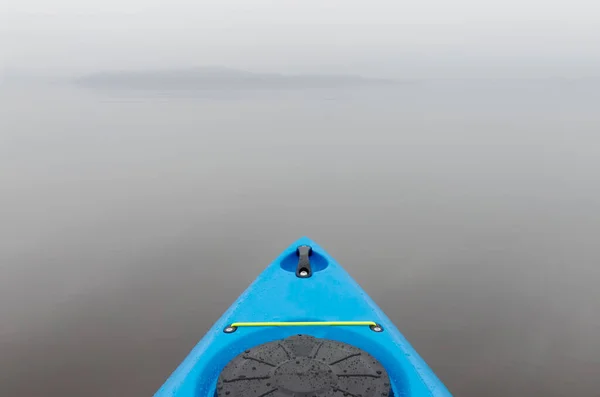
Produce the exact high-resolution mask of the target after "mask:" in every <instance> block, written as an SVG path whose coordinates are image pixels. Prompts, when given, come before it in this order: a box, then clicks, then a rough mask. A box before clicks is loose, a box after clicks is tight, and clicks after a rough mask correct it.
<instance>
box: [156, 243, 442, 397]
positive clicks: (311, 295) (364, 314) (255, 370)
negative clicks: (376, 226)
mask: <svg viewBox="0 0 600 397" xmlns="http://www.w3.org/2000/svg"><path fill="white" fill-rule="evenodd" d="M338 395H339V396H343V395H347V396H357V395H361V396H363V397H368V396H375V395H377V396H388V397H391V396H396V397H397V396H435V397H438V396H439V397H442V396H451V394H450V392H449V391H448V390H447V389H446V387H445V386H444V385H443V384H442V382H441V381H440V380H439V379H438V378H437V377H436V375H435V374H434V373H433V372H432V370H431V369H430V368H429V367H428V365H427V364H426V363H425V362H424V361H423V359H422V358H421V357H420V356H419V355H418V354H417V352H416V351H415V350H414V349H413V348H412V347H411V345H410V344H409V343H408V341H407V340H406V339H405V338H404V337H403V336H402V334H401V333H400V332H399V331H398V329H396V327H395V326H394V325H393V324H392V322H391V321H390V319H389V318H388V317H387V316H386V315H385V314H384V313H383V312H382V311H381V309H379V308H378V307H377V305H376V304H375V302H373V300H372V299H371V298H370V297H369V296H368V295H367V294H366V293H365V292H364V291H363V290H362V288H361V287H360V286H359V285H358V284H357V283H356V282H355V281H354V280H353V279H352V278H351V277H350V276H349V275H348V273H346V271H345V270H344V269H343V268H342V267H341V266H340V265H339V264H338V263H337V262H336V261H335V260H334V259H333V258H332V257H331V256H329V255H328V254H327V253H326V252H325V251H324V250H323V249H322V248H321V247H319V246H318V245H317V244H315V243H314V242H313V241H311V240H309V239H308V238H302V239H300V240H298V241H297V242H296V243H294V244H293V245H291V246H290V247H289V248H288V249H286V250H285V251H284V252H283V253H282V254H281V255H280V256H279V257H278V258H277V259H275V261H274V262H273V263H271V264H270V265H269V266H268V267H267V268H266V269H265V270H264V271H263V272H262V273H261V274H260V275H259V276H258V278H257V279H256V280H255V281H254V282H253V283H252V284H251V285H250V286H249V287H248V289H247V290H246V291H245V292H244V293H243V294H242V295H241V296H240V297H239V298H238V299H237V300H236V301H235V302H234V303H233V305H232V306H231V307H230V308H229V309H228V310H227V311H226V312H225V313H224V314H223V315H222V316H221V318H220V319H219V320H218V321H217V322H216V323H215V324H214V326H213V327H212V328H211V329H210V330H209V331H208V332H207V334H206V335H205V336H204V338H203V339H202V340H201V341H200V342H199V343H198V344H197V345H196V346H195V347H194V348H193V350H192V351H191V352H190V354H189V355H188V356H187V357H186V358H185V359H184V360H183V362H182V363H181V364H180V365H179V367H178V368H177V369H176V370H175V371H174V372H173V373H172V374H171V376H170V377H169V378H168V379H167V380H166V382H165V383H164V384H163V385H162V387H161V388H160V389H159V390H158V391H157V392H156V394H155V397H167V396H169V397H221V396H223V397H225V396H226V397H239V396H247V397H266V396H269V397H283V396H294V397H300V396H311V397H316V396H318V397H321V396H338Z"/></svg>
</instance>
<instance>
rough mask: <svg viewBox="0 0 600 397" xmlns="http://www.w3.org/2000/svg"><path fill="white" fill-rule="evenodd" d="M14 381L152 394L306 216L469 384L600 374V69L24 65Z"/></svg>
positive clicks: (0, 193) (5, 254) (413, 333)
mask: <svg viewBox="0 0 600 397" xmlns="http://www.w3.org/2000/svg"><path fill="white" fill-rule="evenodd" d="M0 95H1V98H0V101H1V109H2V115H1V117H0V120H1V121H0V123H1V124H0V125H1V128H0V131H1V132H0V170H1V172H0V202H1V206H0V219H1V220H2V221H1V226H0V237H1V239H0V266H1V270H2V277H1V278H0V302H2V303H1V304H0V318H2V321H1V322H0V349H1V354H0V384H2V390H3V391H4V393H8V394H10V395H22V396H32V397H33V396H45V397H47V396H65V395H72V396H77V395H81V396H83V395H85V396H90V397H91V396H107V395H110V396H143V395H152V394H153V393H154V391H155V390H156V389H157V388H158V387H159V386H160V385H161V384H162V382H163V381H164V379H165V378H166V377H167V376H168V375H169V374H170V372H171V371H172V370H173V369H174V368H175V366H176V365H177V364H178V363H179V362H180V361H181V360H182V359H183V358H184V356H185V355H186V354H187V352H188V351H189V349H190V348H191V347H192V346H193V345H194V344H195V343H196V342H197V341H198V339H199V338H200V337H201V336H202V335H203V333H204V332H205V331H206V330H207V328H208V327H209V326H210V325H211V324H212V323H213V322H214V321H215V320H216V319H217V318H218V316H219V315H220V314H221V313H222V312H223V311H224V310H225V309H226V308H227V307H228V306H229V304H230V303H231V302H232V301H233V299H234V298H235V297H236V296H237V295H238V294H239V293H240V292H241V291H242V290H243V289H244V288H245V287H246V286H247V285H248V283H249V282H251V281H252V279H253V278H254V277H255V276H256V275H257V274H258V272H260V270H261V269H262V268H263V267H264V266H266V265H267V264H268V263H269V262H270V261H271V260H272V259H273V258H274V257H275V256H276V255H277V254H278V253H279V251H280V250H282V249H283V248H285V247H286V246H287V245H288V244H289V243H290V242H291V241H293V240H295V239H296V238H298V237H300V236H302V235H307V236H309V237H311V238H313V239H315V240H316V241H318V242H319V243H320V244H321V245H322V246H323V247H324V248H325V249H327V250H328V251H329V252H330V253H331V254H332V255H333V256H334V257H336V258H337V259H338V261H339V262H340V263H342V264H343V265H344V266H345V267H346V268H347V269H348V270H349V272H350V273H351V274H352V275H353V276H354V277H355V278H356V279H357V280H358V281H359V282H360V283H361V284H362V285H363V287H364V288H365V289H366V290H367V292H368V293H369V294H371V296H372V297H373V298H374V299H375V300H376V301H377V302H378V303H379V304H380V305H381V307H382V308H383V309H384V310H385V311H386V312H387V313H388V315H389V316H390V317H391V318H392V320H393V321H394V322H395V323H396V324H397V325H398V327H399V328H400V329H401V330H402V332H403V333H404V334H405V335H406V336H407V338H408V339H409V340H410V341H411V342H412V343H413V345H414V346H415V348H416V349H417V351H419V353H420V354H421V355H422V356H423V357H424V358H425V360H426V361H427V362H428V363H429V364H430V365H431V367H432V368H433V369H434V371H435V372H436V373H437V374H438V375H439V377H440V378H441V379H442V380H443V381H444V382H445V383H446V385H447V386H448V387H449V389H450V390H451V391H452V392H453V393H454V394H456V395H462V396H481V395H485V396H502V397H503V396H507V395H545V396H564V395H594V394H595V393H596V392H597V390H598V388H600V380H598V376H597V374H598V373H600V343H597V342H598V335H600V312H599V304H598V302H600V293H599V292H598V289H597V284H598V282H599V281H600V268H599V267H598V266H597V263H598V262H599V260H600V254H599V253H598V249H597V239H598V238H597V236H598V235H600V184H599V183H598V181H599V180H600V160H599V159H600V156H599V154H600V149H598V148H599V147H600V146H599V145H598V138H597V131H598V130H599V129H600V114H598V112H597V109H596V106H595V105H594V103H596V104H597V103H598V99H600V89H599V87H598V86H597V85H596V86H589V85H585V84H580V83H577V82H575V83H564V82H563V83H557V82H538V83H532V82H512V83H489V82H487V83H477V84H466V83H464V82H453V83H445V84H442V83H435V84H434V83H423V84H414V85H407V86H403V87H396V88H395V89H393V90H390V89H384V88H378V89H361V90H346V91H329V92H327V91H320V90H313V91H309V92H300V93H298V92H277V93H269V92H263V93H260V94H256V93H235V94H232V93H227V94H226V95H225V94H223V95H212V94H210V93H209V94H205V95H197V94H187V95H181V94H180V95H178V96H177V97H174V96H173V95H169V94H165V93H163V94H162V95H152V96H149V95H148V94H147V93H145V94H143V95H142V94H139V93H124V92H122V93H119V94H117V93H114V92H100V91H95V92H93V91H84V90H81V89H79V90H78V89H67V88H57V87H55V88H45V89H41V88H28V89H19V90H17V89H9V90H5V91H4V92H3V93H2V94H0Z"/></svg>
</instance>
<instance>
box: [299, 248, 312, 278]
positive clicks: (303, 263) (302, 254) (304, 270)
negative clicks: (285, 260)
mask: <svg viewBox="0 0 600 397" xmlns="http://www.w3.org/2000/svg"><path fill="white" fill-rule="evenodd" d="M296 253H297V254H298V266H297V267H296V277H299V278H308V277H310V276H312V269H311V267H310V259H309V258H308V257H309V256H310V255H311V254H312V248H311V247H310V246H308V245H301V246H300V247H298V248H297V249H296Z"/></svg>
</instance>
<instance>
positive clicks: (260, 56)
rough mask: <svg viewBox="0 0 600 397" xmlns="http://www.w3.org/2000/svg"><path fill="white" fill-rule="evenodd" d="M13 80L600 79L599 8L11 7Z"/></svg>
mask: <svg viewBox="0 0 600 397" xmlns="http://www.w3.org/2000/svg"><path fill="white" fill-rule="evenodd" d="M2 1H3V2H6V1H9V2H10V3H6V4H5V5H4V6H3V7H2V8H1V9H0V10H3V11H0V12H1V13H2V19H1V20H0V21H1V22H0V35H1V36H0V37H1V39H0V49H1V51H0V56H1V57H2V58H0V59H1V61H2V62H3V64H4V65H3V66H4V69H5V70H28V71H33V72H36V73H40V72H43V73H55V74H58V73H83V72H90V71H98V70H104V69H148V68H174V67H189V66H197V65H223V66H230V67H237V68H243V69H248V70H255V71H279V72H290V73H304V72H327V73H342V72H343V73H357V74H364V75H374V76H390V77H403V78H422V77H428V78H515V77H516V78H547V77H572V78H579V77H596V76H598V75H599V72H598V70H600V6H599V5H598V4H597V2H595V1H592V0H571V1H567V0H554V1H542V0H524V1H519V0H507V1H495V2H483V1H473V0H456V1H445V0H426V1H418V2H417V1H413V2H403V1H381V0H376V1H355V0H345V1H341V0H333V1H316V0H305V1H288V0H268V1H267V0H259V1H239V0H236V1H232V0H218V1H213V0H211V1H202V2H197V1H182V0H174V1H158V0H145V1H141V0H124V1H115V0H108V1H103V2H100V1H97V2H89V1H87V2H82V1H73V0H56V1H46V0H24V1H16V0H2Z"/></svg>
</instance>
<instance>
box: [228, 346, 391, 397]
mask: <svg viewBox="0 0 600 397" xmlns="http://www.w3.org/2000/svg"><path fill="white" fill-rule="evenodd" d="M389 394H390V381H389V377H388V375H387V373H386V371H385V369H384V368H383V366H382V365H381V364H380V363H379V362H378V361H377V360H375V358H373V356H371V355H370V354H368V353H366V352H364V351H362V350H360V349H358V348H356V347H354V346H351V345H348V344H345V343H341V342H336V341H332V340H327V339H317V338H314V337H312V336H306V335H297V336H292V337H289V338H286V339H283V340H280V341H275V342H270V343H266V344H264V345H260V346H256V347H254V348H252V349H250V350H246V351H245V352H244V353H242V354H240V355H239V356H237V357H236V358H234V359H233V360H231V361H230V362H229V364H227V366H226V367H225V368H224V369H223V371H222V372H221V375H220V376H219V380H218V383H217V396H218V397H241V396H244V397H267V396H268V397H290V396H293V397H305V396H306V397H321V396H340V397H341V396H354V397H357V396H361V397H370V396H378V397H380V396H388V395H389Z"/></svg>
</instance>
